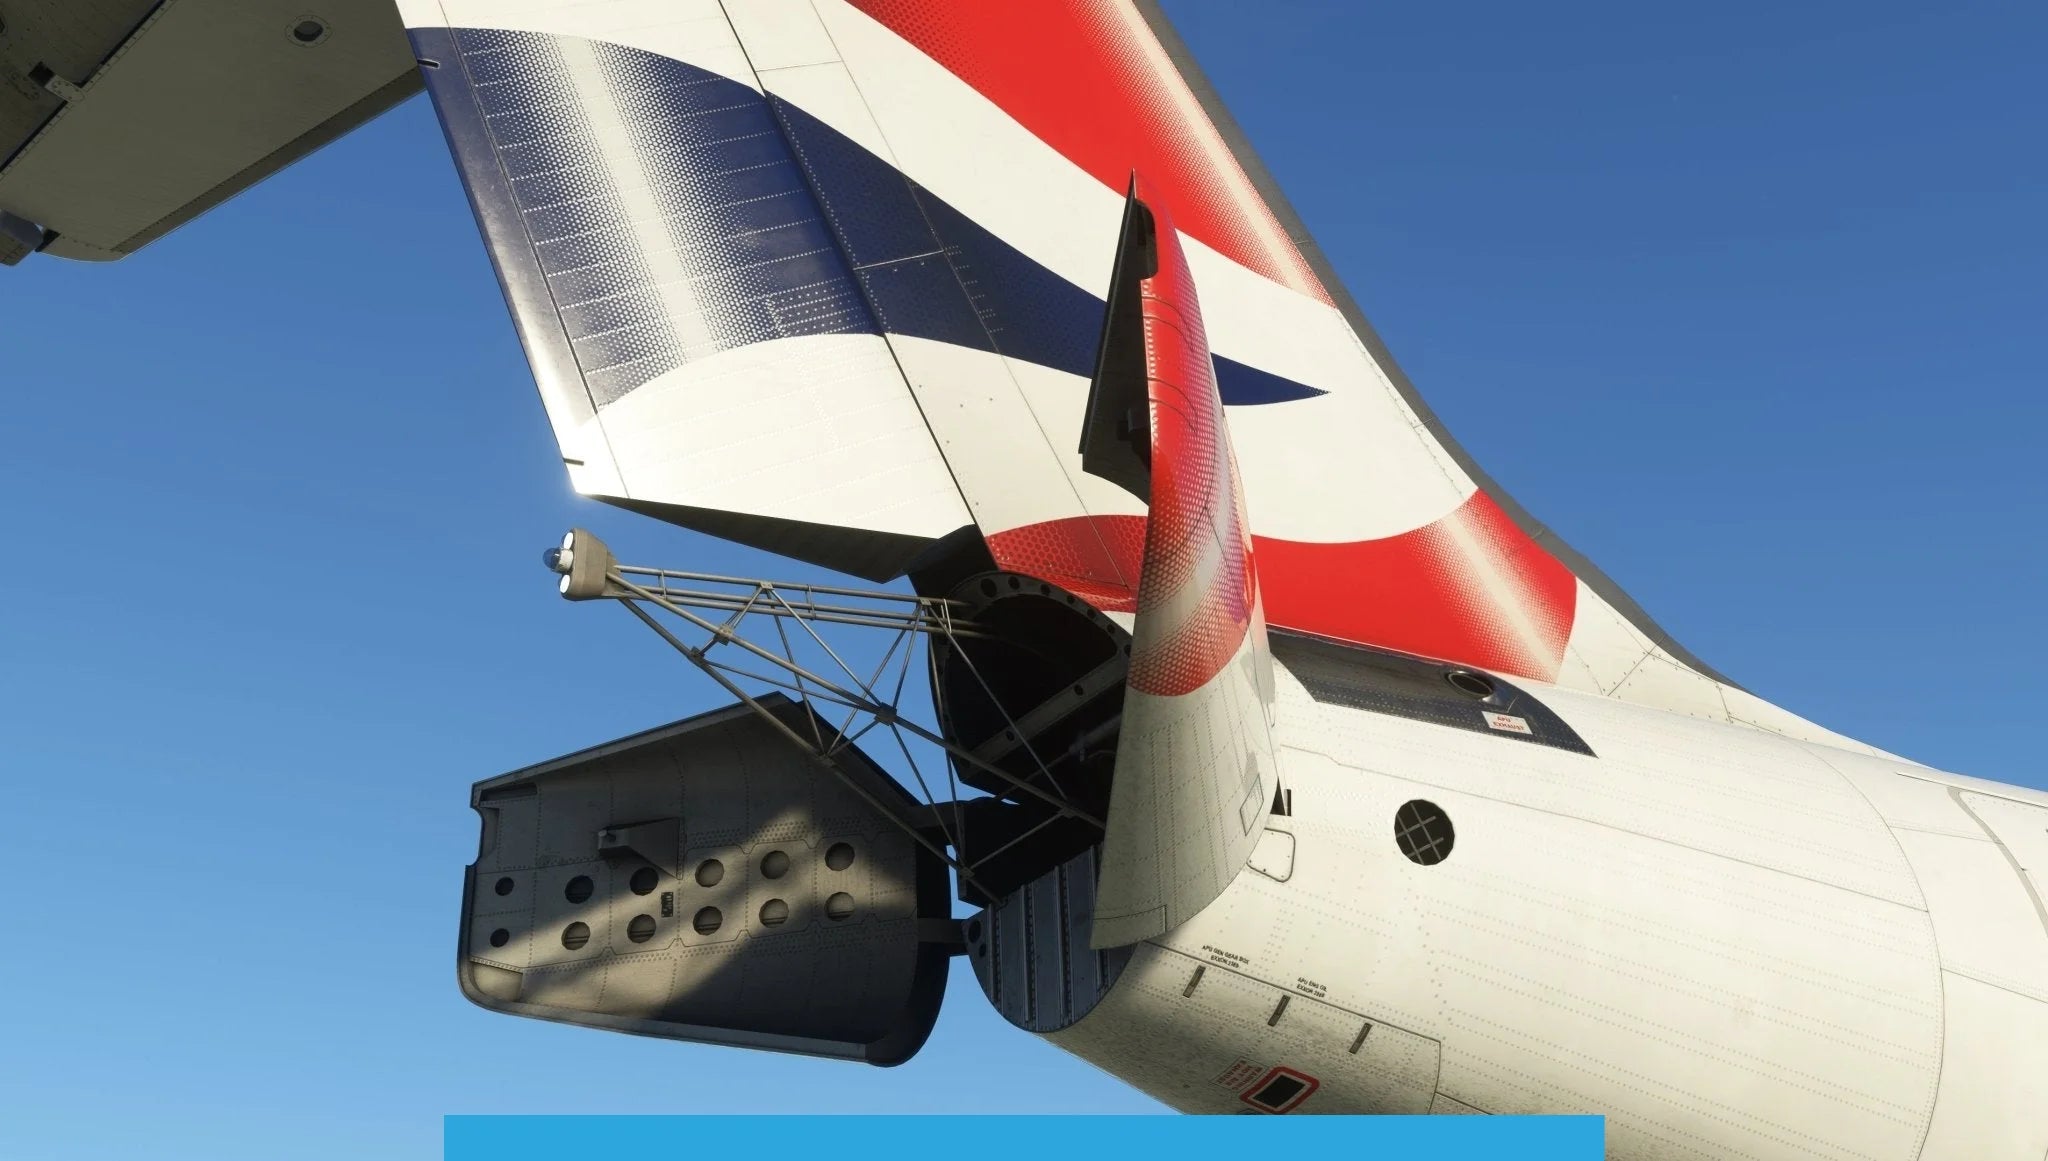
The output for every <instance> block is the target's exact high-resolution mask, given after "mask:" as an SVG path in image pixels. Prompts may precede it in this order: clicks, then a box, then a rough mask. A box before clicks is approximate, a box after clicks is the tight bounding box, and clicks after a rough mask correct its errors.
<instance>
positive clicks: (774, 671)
mask: <svg viewBox="0 0 2048 1161" xmlns="http://www.w3.org/2000/svg"><path fill="white" fill-rule="evenodd" d="M544 559H545V561H546V563H547V565H548V567H549V568H550V569H552V570H553V571H554V572H556V573H558V574H559V575H560V576H561V585H560V589H561V593H562V595H563V596H565V597H567V598H569V599H570V600H612V601H616V602H618V603H619V604H620V605H622V606H624V607H625V609H626V610H627V611H628V612H630V613H631V614H632V615H633V616H634V617H635V618H637V619H638V620H639V621H640V622H641V623H642V624H644V625H646V626H647V627H648V628H649V629H652V630H653V631H654V632H655V633H656V635H658V636H659V637H660V638H661V639H662V640H664V641H666V642H668V644H669V645H670V646H671V647H673V648H674V649H675V650H676V652H678V653H680V654H682V656H683V658H684V659H685V660H687V661H689V662H690V663H691V664H692V665H694V666H696V667H697V668H698V669H700V670H702V671H703V672H704V673H706V674H708V675H709V676H710V677H711V679H712V680H713V681H715V682H717V683H718V684H719V685H720V686H722V687H724V688H725V690H726V691H727V692H729V693H731V694H732V695H733V696H734V697H736V698H738V699H739V700H740V701H741V702H742V703H744V704H745V705H746V706H747V707H748V708H749V709H751V710H753V711H754V712H755V713H756V714H758V715H759V716H760V717H761V718H762V719H763V720H765V721H767V722H768V723H769V724H770V725H772V726H773V727H774V728H775V729H776V731H777V732H778V733H780V734H782V735H783V736H784V737H786V738H788V739H789V741H790V742H791V743H792V744H793V745H795V746H797V747H798V748H799V749H801V750H802V751H804V752H805V753H807V754H809V755H810V756H811V757H812V758H814V759H815V760H817V761H818V763H819V764H820V765H822V766H823V767H824V768H825V769H826V770H828V771H830V772H831V773H832V775H833V776H834V777H836V778H838V779H839V780H840V781H841V782H842V783H843V784H844V785H846V786H847V787H848V788H849V789H851V790H852V791H853V792H854V793H855V794H856V795H858V796H859V797H861V798H862V799H863V800H864V801H866V802H867V803H868V804H869V805H871V806H873V807H875V808H876V809H877V810H879V811H881V812H882V813H883V814H884V815H885V816H887V817H888V818H890V819H892V820H893V821H895V822H896V823H897V824H898V825H899V826H901V827H902V828H903V830H904V831H905V832H907V833H908V834H909V835H910V837H911V838H912V839H913V840H915V841H916V842H917V843H918V844H919V845H920V846H922V847H924V848H925V849H926V850H929V851H931V852H932V853H933V854H935V855H937V856H938V857H940V858H941V859H944V860H945V861H946V863H947V864H948V865H950V866H952V867H953V868H954V870H956V871H957V872H958V873H959V875H960V877H961V879H962V880H963V881H964V882H965V883H967V884H970V885H972V886H974V887H975V888H976V889H977V890H984V889H985V888H984V885H983V884H982V883H981V881H980V880H978V879H977V878H976V877H975V874H974V872H975V869H976V868H977V867H980V866H982V865H984V864H986V863H987V862H988V861H990V860H991V859H994V858H996V857H997V856H999V855H1001V854H1003V853H1004V852H1005V851H1008V850H1010V849H1011V848H1012V847H1014V846H1016V845H1017V844H1018V843H1020V842H1022V841H1024V840H1025V839H1027V838H1029V837H1031V836H1032V835H1034V834H1036V833H1038V832H1039V831H1041V830H1043V829H1044V828H1046V827H1048V826H1051V825H1053V824H1054V823H1057V822H1060V821H1061V820H1063V819H1078V820H1080V821H1083V822H1086V823H1088V824H1090V825H1092V826H1094V827H1096V828H1098V829H1100V828H1102V827H1103V820H1102V819H1101V818H1099V817H1097V816H1095V815H1094V814H1091V813H1090V812H1088V811H1086V810H1084V809H1082V808H1080V807H1079V806H1076V805H1075V804H1073V803H1072V802H1070V801H1068V800H1066V799H1065V798H1064V797H1062V796H1061V795H1059V794H1058V793H1056V792H1048V791H1046V790H1045V789H1043V788H1041V787H1039V786H1036V785H1033V784H1032V783H1031V782H1030V781H1028V780H1027V779H1026V778H1023V777H1019V776H1018V775H1017V774H1015V773H1013V772H1011V771H1008V770H1004V769H1002V768H1001V767H999V766H996V765H994V764H992V763H991V762H989V761H987V760H985V759H984V758H982V757H980V756H977V755H976V754H975V753H974V751H973V750H970V749H969V748H967V747H965V746H962V745H960V744H959V743H957V742H955V741H952V740H951V739H949V738H947V737H945V736H944V735H943V734H941V733H939V732H938V731H936V730H933V729H929V728H927V727H925V726H924V725H922V724H920V723H918V722H917V721H915V720H912V719H911V718H909V717H906V716H905V715H904V714H903V712H902V710H901V702H902V699H903V696H904V692H905V687H906V686H907V685H908V684H909V679H910V674H911V666H912V662H913V659H914V656H915V654H916V652H917V642H918V641H919V640H920V639H923V640H926V641H928V642H930V643H931V644H930V646H929V647H930V648H933V649H939V648H946V649H954V650H955V651H956V652H957V651H958V650H957V643H958V642H960V641H962V640H973V639H977V638H985V637H986V636H987V635H986V634H984V633H982V632H981V631H980V630H979V629H978V628H977V627H976V626H975V625H974V624H973V623H971V622H968V621H965V620H962V619H961V618H960V614H961V612H962V610H963V605H962V604H961V602H958V601H950V600H944V599H939V598H933V597H921V596H916V595H913V594H907V593H891V592H881V591H876V590H869V589H849V588H837V587H832V586H827V585H814V584H781V583H777V582H774V581H766V580H756V579H749V578H742V577H729V576H719V575H716V574H712V573H697V572H681V571H677V570H673V569H659V568H644V567H638V566H632V565H621V564H619V563H618V562H617V560H616V559H614V558H613V556H612V554H611V551H610V549H608V548H607V547H606V546H605V544H604V542H603V541H601V540H599V539H598V538H597V537H595V536H592V535H591V534H590V533H588V532H586V531H584V530H582V529H580V528H579V529H576V530H574V531H572V532H570V533H569V534H568V535H567V536H565V537H563V539H562V543H561V546H560V547H558V548H552V549H549V550H548V552H547V553H546V554H545V557H544ZM657 613H665V614H668V617H669V618H673V621H670V620H667V619H664V618H663V617H660V616H657V615H656V614H657ZM764 619H765V620H764ZM676 622H680V624H681V628H679V629H677V628H671V625H672V624H674V623H676ZM791 625H794V626H796V628H797V630H798V632H797V633H795V634H792V632H791V631H790V626H791ZM825 625H832V626H845V627H850V628H856V629H872V630H879V631H881V632H884V633H886V634H888V637H887V638H886V640H885V643H884V646H883V651H882V655H881V658H880V660H879V661H878V662H876V664H875V665H874V666H873V667H872V668H871V669H868V670H866V671H865V676H863V671H862V670H860V669H856V668H855V667H854V665H852V664H851V663H849V661H848V660H847V659H846V657H845V656H843V655H842V652H841V651H840V650H835V649H834V648H833V647H832V646H831V645H830V644H829V643H828V642H827V641H826V640H825V638H824V636H823V635H821V634H820V633H819V631H818V630H819V627H820V626H825ZM770 629H772V637H769V639H770V640H772V642H773V644H772V645H764V644H763V643H762V642H761V641H759V640H756V639H754V637H753V636H750V635H749V634H750V632H752V633H754V634H755V635H756V636H764V637H765V636H768V634H767V633H766V632H764V631H765V630H770ZM696 634H702V635H703V638H702V643H701V644H691V643H690V640H686V637H689V638H693V639H694V637H695V635H696ZM806 652H807V653H809V654H812V655H814V656H815V657H817V658H822V659H824V660H825V661H827V662H829V664H820V663H819V662H817V661H813V662H811V663H810V664H806V663H805V662H804V661H802V660H799V654H800V653H806ZM960 656H961V657H962V658H963V659H964V658H965V654H964V653H963V654H960ZM821 670H824V671H826V672H821ZM831 671H836V675H834V674H833V673H832V672H831ZM969 671H970V672H972V673H973V675H974V678H975V680H976V681H977V682H978V683H979V684H980V685H981V687H982V691H983V693H985V694H986V695H987V696H988V698H989V699H990V701H991V702H992V703H994V704H996V705H998V706H1000V699H999V698H998V697H997V695H996V692H995V690H994V689H992V688H990V687H989V684H988V682H987V680H986V679H985V678H984V677H982V675H981V674H980V672H979V671H978V670H974V669H973V668H972V664H971V662H970V663H969ZM744 683H757V685H758V686H765V687H767V688H768V689H772V690H779V691H781V692H783V693H784V694H787V695H789V696H790V697H792V698H794V699H795V700H797V701H798V702H800V703H802V704H803V705H805V706H806V707H807V708H808V709H809V710H810V711H811V712H810V713H809V714H808V715H807V720H808V722H809V723H810V729H809V730H808V732H806V731H800V730H798V729H795V728H792V727H791V726H790V725H789V724H787V723H786V722H785V721H784V720H783V718H781V717H778V716H776V715H775V714H774V713H773V712H772V711H771V710H770V709H769V708H768V707H767V706H766V705H764V704H763V703H762V702H761V701H760V700H759V697H757V696H756V694H754V693H751V692H749V690H748V688H747V685H746V684H744ZM763 692H765V691H763ZM1004 713H1005V716H1006V720H1007V719H1008V711H1007V710H1005V711H1004ZM835 720H836V725H833V723H834V722H835ZM820 723H825V724H826V725H828V726H832V728H831V730H830V732H829V734H828V733H827V731H826V730H823V729H820V728H819V725H820ZM1009 724H1011V725H1012V726H1013V727H1014V726H1015V722H1014V721H1010V723H1009ZM877 727H882V728H885V729H886V730H887V732H888V734H889V736H890V739H891V740H892V741H893V742H894V743H895V745H896V749H897V752H898V753H900V754H901V755H902V757H903V761H904V764H905V767H906V769H907V771H908V773H909V776H910V779H911V782H913V783H914V784H915V787H916V790H917V792H918V793H919V794H920V795H921V796H922V797H923V800H924V803H925V806H926V810H925V813H924V814H923V815H922V816H919V815H916V814H913V813H910V812H906V811H905V810H904V809H903V808H902V807H901V805H900V804H897V803H887V802H880V801H877V800H876V799H875V798H874V797H873V796H872V795H870V794H869V793H868V792H867V791H865V790H863V789H862V788H861V787H860V786H859V784H858V783H857V782H856V781H855V780H854V779H852V778H851V777H849V776H848V775H847V773H846V772H845V770H843V769H842V768H841V767H840V766H839V764H838V762H837V760H836V756H837V755H838V754H839V753H840V752H841V751H843V750H844V749H846V748H848V747H851V746H853V745H854V744H855V743H857V742H858V741H860V740H861V739H862V738H864V737H866V736H868V735H869V734H870V733H872V732H874V731H875V730H876V728H877ZM906 735H907V736H906ZM911 738H915V739H916V740H917V741H919V742H922V743H924V744H927V745H931V746H935V747H938V748H939V749H940V750H941V751H943V752H944V753H945V754H946V755H947V756H948V757H949V758H950V759H951V761H949V762H946V763H945V766H946V776H945V789H946V790H947V797H946V798H945V799H943V800H941V799H940V798H939V797H938V796H937V795H936V794H935V793H934V791H933V786H932V781H931V780H928V779H927V778H926V775H925V770H924V768H923V766H921V765H920V764H919V762H918V760H917V756H916V754H915V753H914V752H913V747H912V745H911V742H910V739H911ZM1027 748H1028V747H1027ZM1033 759H1034V760H1035V761H1036V760H1037V759H1036V755H1033ZM955 764H959V765H962V766H965V767H970V768H972V769H974V770H977V771H982V772H985V773H987V774H988V775H989V776H991V777H992V778H994V779H996V780H997V781H998V783H1000V784H1001V785H1002V786H1003V787H1005V791H1004V793H1003V794H1002V795H1001V797H1004V798H1018V797H1023V798H1031V799H1036V800H1037V801H1039V802H1041V803H1043V804H1044V805H1046V806H1047V807H1050V808H1051V810H1052V813H1051V814H1049V815H1048V816H1047V817H1046V818H1044V819H1043V820H1041V821H1039V822H1038V823H1037V824H1035V825H1034V826H1032V827H1030V828H1029V829H1028V830H1026V831H1024V832H1023V833H1022V834H1019V835H1014V836H1011V837H1009V838H1008V839H1007V840H1006V841H1004V842H1003V843H1002V844H1001V845H1000V846H998V847H996V848H995V849H993V850H989V851H978V850H975V848H974V847H972V846H970V845H969V844H968V843H967V841H966V839H967V836H966V834H965V833H964V831H965V827H966V814H965V812H963V811H959V810H957V809H954V807H955V806H956V805H957V804H958V803H959V802H960V801H961V787H960V785H959V780H958V779H957V778H956V776H955ZM1038 766H1039V769H1038V771H1037V772H1038V773H1041V774H1044V775H1045V776H1046V779H1047V781H1048V782H1050V783H1051V784H1052V785H1053V786H1054V788H1055V791H1056V790H1057V787H1058V783H1057V782H1056V781H1053V780H1052V777H1051V771H1049V770H1046V769H1045V768H1044V763H1043V762H1042V761H1039V762H1038ZM897 777H898V781H899V782H900V781H902V774H901V773H900V772H899V773H898V775H897ZM933 830H936V831H937V832H938V833H939V835H940V836H941V837H942V839H943V844H941V843H938V842H934V841H933V840H932V838H931V836H930V832H931V831H933ZM970 852H971V855H972V857H969V853H970Z"/></svg>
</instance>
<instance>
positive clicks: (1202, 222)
mask: <svg viewBox="0 0 2048 1161" xmlns="http://www.w3.org/2000/svg"><path fill="white" fill-rule="evenodd" d="M849 2H850V3H851V4H852V5H853V6H854V7H855V8H857V9H859V10H860V11H862V12H864V13H866V14H867V15H868V16H870V17H872V18H873V19H874V20H876V21H877V22H879V23H881V24H882V25H884V26H885V27H887V28H888V29H889V30H890V31H892V32H894V33H895V34H896V35H898V36H900V37H902V38H903V39H904V40H905V41H907V42H909V43H910V44H911V45H913V46H915V47H916V48H917V49H918V51H920V52H922V53H924V54H925V55H926V56H929V57H931V58H932V59H933V60H935V61H937V62H938V63H939V64H940V65H942V66H944V67H945V68H946V70H947V71H949V72H951V73H952V74H953V75H955V76H957V77H959V78H960V79H961V80H962V81H965V82H966V83H967V84H968V85H970V86H972V87H973V88H974V89H975V91H977V92H979V93H981V94H982V95H983V96H985V97H987V98H988V99H989V100H990V101H993V102H994V103H995V104H996V105H998V106H1000V107H1001V108H1002V109H1003V111H1004V112H1007V113H1008V114H1009V115H1010V116H1011V117H1013V118H1015V119H1016V121H1017V123H1018V124H1020V125H1022V126H1023V127H1024V128H1025V129H1027V130H1029V131H1030V132H1031V133H1032V135H1033V136H1036V137H1037V138H1038V139H1039V140H1041V141H1044V142H1045V143H1046V144H1047V145H1050V146H1052V147H1053V148H1054V149H1056V150H1058V151H1059V152H1060V154H1061V155H1063V156H1065V157H1066V158H1067V159H1068V160H1069V161H1071V162H1073V163H1074V164H1075V165H1077V166H1079V167H1081V169H1083V170H1085V171H1086V172H1087V173H1089V174H1090V175H1091V176H1093V177H1094V178H1096V179H1097V180H1098V181H1101V182H1102V183H1104V184H1105V185H1108V186H1110V187H1112V188H1114V189H1116V190H1118V191H1119V192H1121V191H1122V190H1123V189H1124V186H1125V183H1126V182H1127V181H1129V179H1130V174H1131V171H1132V170H1133V169H1135V170H1137V171H1138V172H1140V173H1144V174H1147V175H1148V176H1149V177H1150V178H1151V179H1152V180H1153V182H1154V189H1155V193H1154V197H1155V199H1156V201H1155V203H1154V204H1155V205H1157V206H1158V207H1159V208H1161V209H1163V210H1165V211H1166V212H1168V213H1169V214H1171V215H1172V216H1173V217H1174V219H1175V220H1177V221H1178V222H1179V223H1180V227H1181V229H1183V230H1185V231H1186V232H1187V234H1188V236H1189V237H1191V238H1197V239H1200V240H1201V241H1202V243H1203V244H1205V245H1207V246H1209V247H1210V248H1211V249H1214V250H1215V251H1217V252H1218V253H1220V254H1223V255H1224V256H1226V257H1228V258H1230V259H1231V260H1232V261H1234V262H1236V263H1238V264H1239V265H1241V266H1244V267H1245V268H1246V269H1249V270H1252V271H1255V272H1257V273H1259V274H1262V275H1264V276H1265V277H1267V278H1270V279H1272V280H1273V281H1275V282H1278V283H1280V284H1281V285H1283V286H1287V287H1291V288H1292V289H1294V290H1297V291H1299V292H1300V293H1302V294H1305V295H1307V296H1309V297H1311V298H1314V299H1317V300H1319V301H1321V302H1326V303H1327V302H1329V301H1330V297H1329V293H1328V291H1327V290H1325V289H1324V287H1323V285H1322V283H1321V282H1320V281H1319V280H1317V278H1316V276H1315V274H1314V273H1313V272H1312V271H1310V269H1309V266H1308V262H1307V261H1306V260H1305V259H1304V258H1303V257H1302V255H1301V251H1300V249H1299V248H1298V247H1296V246H1295V244H1294V242H1293V240H1292V239H1290V238H1289V237H1288V236H1287V232H1286V230H1285V229H1283V228H1282V227H1281V225H1280V222H1279V219H1278V218H1276V217H1275V216H1274V215H1273V211H1272V209H1271V208H1270V207H1268V206H1267V205H1266V203H1265V199H1264V198H1262V197H1260V196H1259V193H1258V190H1257V189H1256V188H1255V187H1254V186H1253V185H1252V183H1251V179H1250V178H1249V177H1248V176H1246V174H1245V172H1244V169H1243V167H1241V166H1240V165H1239V164H1238V163H1237V159H1236V157H1235V155H1233V154H1232V153H1231V151H1230V148H1229V145H1228V144H1227V143H1226V142H1225V141H1224V140H1223V136H1222V134H1221V133H1219V132H1217V130H1216V127H1215V126H1214V125H1213V124H1211V123H1210V121H1209V118H1208V115H1207V114H1206V113H1204V112H1203V110H1202V107H1201V103H1200V102H1199V101H1198V100H1197V99H1196V98H1195V95H1194V93H1193V92H1192V91H1191V90H1190V89H1189V88H1188V85H1187V82H1186V81H1185V80H1184V79H1182V77H1181V75H1180V72H1179V70H1177V69H1176V68H1175V67H1174V65H1173V62H1172V61H1171V60H1170V59H1169V58H1168V57H1167V55H1166V51H1165V49H1164V48H1163V47H1161V46H1160V44H1159V42H1158V39H1157V38H1155V37H1154V36H1153V35H1152V32H1151V29H1149V28H1148V27H1147V26H1146V24H1145V20H1144V17H1143V16H1141V15H1140V14H1139V13H1138V11H1137V10H1136V9H1135V8H1134V7H1132V6H1131V5H1130V4H1129V3H1128V2H1127V0H1044V2H1042V3H1034V4H1014V3H987V2H964V0H849Z"/></svg>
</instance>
